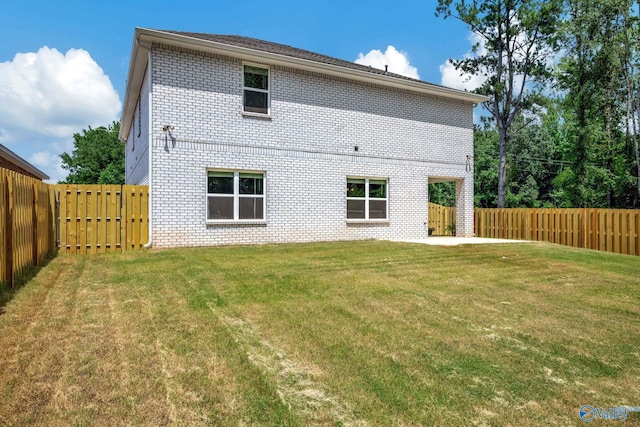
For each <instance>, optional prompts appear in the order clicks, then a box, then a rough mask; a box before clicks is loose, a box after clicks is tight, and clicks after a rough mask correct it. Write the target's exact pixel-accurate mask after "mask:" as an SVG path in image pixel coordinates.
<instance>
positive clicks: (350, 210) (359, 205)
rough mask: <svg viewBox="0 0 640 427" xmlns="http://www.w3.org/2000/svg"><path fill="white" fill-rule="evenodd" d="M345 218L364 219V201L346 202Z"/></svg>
mask: <svg viewBox="0 0 640 427" xmlns="http://www.w3.org/2000/svg"><path fill="white" fill-rule="evenodd" d="M347 218H365V215H364V200H347Z"/></svg>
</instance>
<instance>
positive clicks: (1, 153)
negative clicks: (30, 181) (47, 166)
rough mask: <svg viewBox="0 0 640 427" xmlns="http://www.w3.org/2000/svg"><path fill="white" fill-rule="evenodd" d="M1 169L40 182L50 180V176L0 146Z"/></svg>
mask: <svg viewBox="0 0 640 427" xmlns="http://www.w3.org/2000/svg"><path fill="white" fill-rule="evenodd" d="M0 168H5V169H9V170H12V171H14V172H18V173H20V174H22V175H26V176H28V177H31V178H35V179H39V180H40V181H42V180H45V179H49V175H47V174H46V173H44V172H42V171H41V170H40V169H38V168H36V167H35V166H33V165H32V164H31V163H29V162H27V161H26V160H25V159H23V158H22V157H20V156H18V155H17V154H16V153H14V152H13V151H11V150H9V149H8V148H7V147H5V146H4V145H2V144H0Z"/></svg>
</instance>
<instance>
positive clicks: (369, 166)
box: [120, 28, 485, 247]
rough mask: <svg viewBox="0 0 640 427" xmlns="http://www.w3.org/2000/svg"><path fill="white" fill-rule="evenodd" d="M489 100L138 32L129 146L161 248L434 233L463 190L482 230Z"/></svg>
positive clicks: (273, 50) (224, 40) (460, 228)
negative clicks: (433, 186) (479, 107)
mask: <svg viewBox="0 0 640 427" xmlns="http://www.w3.org/2000/svg"><path fill="white" fill-rule="evenodd" d="M484 100H485V98H484V97H482V96H479V95H476V94H471V93H467V92H463V91H458V90H453V89H449V88H445V87H442V86H438V85H433V84H430V83H426V82H422V81H419V80H414V79H410V78H407V77H403V76H399V75H396V74H392V73H387V72H385V71H383V70H378V69H374V68H371V67H366V66H362V65H358V64H355V63H352V62H348V61H343V60H340V59H336V58H331V57H327V56H324V55H320V54H317V53H312V52H309V51H305V50H301V49H296V48H293V47H290V46H284V45H280V44H275V43H270V42H266V41H261V40H255V39H251V38H246V37H239V36H222V35H212V34H196V33H185V32H176V31H159V30H150V29H141V28H136V30H135V35H134V43H133V48H132V55H131V60H130V65H129V75H128V80H127V90H126V95H125V103H124V109H123V116H122V122H121V130H120V132H121V133H120V138H121V139H122V140H123V141H126V153H127V154H126V182H127V183H128V184H148V185H149V186H150V222H151V224H150V230H151V231H150V233H151V234H150V240H151V241H152V244H153V245H154V246H158V247H163V246H203V245H217V244H253V243H270V242H308V241H326V240H355V239H402V238H414V239H415V238H423V237H427V235H428V231H427V228H428V227H427V202H428V185H427V184H428V183H431V182H440V181H455V182H456V192H457V208H458V210H457V215H458V216H457V233H458V235H459V236H471V235H473V172H472V171H470V170H469V167H468V166H469V165H468V156H472V155H473V123H472V121H473V107H474V106H475V104H477V103H479V102H482V101H484Z"/></svg>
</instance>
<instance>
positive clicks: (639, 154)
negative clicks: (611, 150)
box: [633, 88, 640, 196]
mask: <svg viewBox="0 0 640 427" xmlns="http://www.w3.org/2000/svg"><path fill="white" fill-rule="evenodd" d="M636 92H637V94H638V100H637V102H636V109H637V111H638V120H640V88H637V89H636ZM639 127H640V126H639ZM638 131H640V129H636V123H635V120H634V124H633V143H634V145H635V147H634V148H635V150H636V170H637V172H638V195H639V196H640V149H638V137H637V132H638Z"/></svg>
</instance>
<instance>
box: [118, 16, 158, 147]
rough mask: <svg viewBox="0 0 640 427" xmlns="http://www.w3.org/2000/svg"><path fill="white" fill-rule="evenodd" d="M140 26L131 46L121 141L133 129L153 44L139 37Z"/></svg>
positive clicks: (121, 125) (121, 122)
mask: <svg viewBox="0 0 640 427" xmlns="http://www.w3.org/2000/svg"><path fill="white" fill-rule="evenodd" d="M138 30H139V29H138V28H136V30H135V33H134V36H133V46H132V47H131V57H130V59H129V73H128V75H127V88H126V91H125V95H124V104H123V107H122V117H121V119H120V134H119V135H118V137H119V138H120V140H121V141H123V142H124V141H126V140H127V138H128V136H129V130H130V129H131V123H132V121H133V112H134V111H135V108H136V102H137V100H138V96H137V95H138V93H140V88H141V87H142V82H143V81H144V73H145V70H146V68H147V62H148V60H149V55H148V53H149V49H150V48H151V44H150V43H149V44H147V43H144V42H142V41H141V40H140V38H139V32H138Z"/></svg>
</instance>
